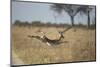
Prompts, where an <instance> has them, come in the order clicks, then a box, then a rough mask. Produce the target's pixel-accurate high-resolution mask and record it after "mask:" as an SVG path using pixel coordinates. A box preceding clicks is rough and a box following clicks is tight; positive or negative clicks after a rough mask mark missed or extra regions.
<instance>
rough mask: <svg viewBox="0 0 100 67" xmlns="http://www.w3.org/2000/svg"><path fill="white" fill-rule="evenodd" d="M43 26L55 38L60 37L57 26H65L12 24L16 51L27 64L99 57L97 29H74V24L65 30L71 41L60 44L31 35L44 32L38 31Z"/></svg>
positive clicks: (66, 36) (65, 39)
mask: <svg viewBox="0 0 100 67" xmlns="http://www.w3.org/2000/svg"><path fill="white" fill-rule="evenodd" d="M39 29H41V30H42V31H44V32H45V33H46V35H47V36H48V38H52V39H55V38H58V37H59V36H58V33H57V30H64V29H65V28H62V27H61V28H60V27H59V28H56V27H27V26H25V27H18V26H12V51H14V52H15V53H16V54H17V55H18V57H19V58H20V59H21V60H22V61H23V62H24V64H45V63H60V62H73V61H74V62H75V61H95V60H96V51H95V50H96V43H95V29H94V30H90V29H85V28H76V32H74V31H73V28H72V29H70V30H68V31H67V32H65V33H64V37H65V38H64V39H63V41H68V42H67V43H62V44H59V45H56V46H48V45H47V44H45V43H43V42H41V41H40V40H38V39H35V38H33V39H30V38H28V37H27V36H28V35H39V36H40V35H42V34H40V33H39V32H37V31H38V30H39ZM12 56H13V55H12ZM12 60H14V59H13V58H12Z"/></svg>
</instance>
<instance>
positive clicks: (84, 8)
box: [78, 5, 93, 28]
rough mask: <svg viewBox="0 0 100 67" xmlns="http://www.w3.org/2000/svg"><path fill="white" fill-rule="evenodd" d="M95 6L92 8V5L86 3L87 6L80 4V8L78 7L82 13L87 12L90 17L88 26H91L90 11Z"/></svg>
mask: <svg viewBox="0 0 100 67" xmlns="http://www.w3.org/2000/svg"><path fill="white" fill-rule="evenodd" d="M92 9H93V8H91V7H90V6H88V5H86V6H80V8H79V9H78V10H79V11H80V14H83V13H84V14H86V15H87V17H88V20H87V25H88V28H90V11H92Z"/></svg>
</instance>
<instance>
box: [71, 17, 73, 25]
mask: <svg viewBox="0 0 100 67" xmlns="http://www.w3.org/2000/svg"><path fill="white" fill-rule="evenodd" d="M71 23H72V26H74V16H71Z"/></svg>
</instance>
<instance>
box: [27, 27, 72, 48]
mask: <svg viewBox="0 0 100 67" xmlns="http://www.w3.org/2000/svg"><path fill="white" fill-rule="evenodd" d="M70 28H72V27H69V28H66V29H65V30H63V31H60V32H59V36H60V37H59V38H58V39H54V40H52V39H49V38H48V37H47V36H46V35H45V33H44V32H41V33H43V34H44V35H42V36H33V35H28V37H30V38H36V39H38V40H41V41H42V42H44V43H46V44H47V45H48V46H52V45H58V44H61V43H66V42H67V41H64V42H62V39H64V36H63V34H64V33H65V32H66V31H68V30H69V29H70Z"/></svg>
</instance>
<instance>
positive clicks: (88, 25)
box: [87, 11, 90, 28]
mask: <svg viewBox="0 0 100 67" xmlns="http://www.w3.org/2000/svg"><path fill="white" fill-rule="evenodd" d="M89 14H90V12H89V11H88V21H87V22H88V28H90V15H89Z"/></svg>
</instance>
